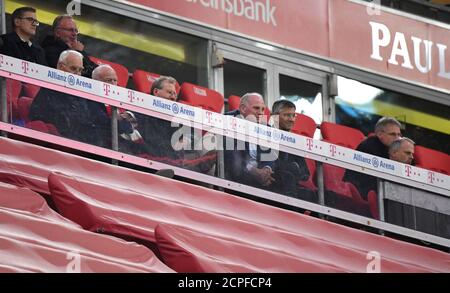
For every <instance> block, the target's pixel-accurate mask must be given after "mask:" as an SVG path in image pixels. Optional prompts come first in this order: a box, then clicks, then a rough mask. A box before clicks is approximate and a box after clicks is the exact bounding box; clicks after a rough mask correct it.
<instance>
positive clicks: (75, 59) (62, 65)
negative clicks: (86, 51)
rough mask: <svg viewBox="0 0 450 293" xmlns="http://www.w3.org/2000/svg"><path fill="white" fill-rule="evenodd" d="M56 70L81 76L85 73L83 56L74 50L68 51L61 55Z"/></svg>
mask: <svg viewBox="0 0 450 293" xmlns="http://www.w3.org/2000/svg"><path fill="white" fill-rule="evenodd" d="M56 68H57V69H59V70H62V71H65V72H69V73H72V74H76V75H80V74H81V72H82V71H83V69H84V68H83V55H82V54H81V53H80V52H77V51H74V50H66V51H64V52H62V53H61V55H59V59H58V64H57V65H56Z"/></svg>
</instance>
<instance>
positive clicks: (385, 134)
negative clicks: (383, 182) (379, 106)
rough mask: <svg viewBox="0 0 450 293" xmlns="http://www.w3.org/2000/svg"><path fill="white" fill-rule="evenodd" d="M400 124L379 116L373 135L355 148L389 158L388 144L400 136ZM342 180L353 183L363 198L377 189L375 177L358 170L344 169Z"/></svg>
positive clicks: (389, 118) (393, 119)
mask: <svg viewBox="0 0 450 293" xmlns="http://www.w3.org/2000/svg"><path fill="white" fill-rule="evenodd" d="M400 126H401V125H400V123H399V122H398V121H397V120H396V119H395V118H392V117H383V118H381V119H380V120H378V122H377V124H376V125H375V135H374V136H370V137H368V138H366V139H365V140H364V141H362V142H361V143H360V144H359V145H358V147H357V148H356V150H357V151H360V152H364V153H368V154H372V155H375V156H378V157H382V158H386V159H389V146H390V145H391V144H392V143H393V142H394V141H395V140H396V139H398V138H399V137H400V136H401V132H400ZM343 181H347V182H350V183H352V184H353V185H355V187H356V189H358V191H359V193H360V195H361V197H362V198H364V199H367V193H368V192H369V191H370V190H375V191H376V190H377V179H376V178H375V177H373V176H369V175H366V174H363V173H360V172H356V171H352V170H346V171H345V174H344V178H343Z"/></svg>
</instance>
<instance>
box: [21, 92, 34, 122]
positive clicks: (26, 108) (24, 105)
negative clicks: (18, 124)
mask: <svg viewBox="0 0 450 293" xmlns="http://www.w3.org/2000/svg"><path fill="white" fill-rule="evenodd" d="M32 103H33V99H32V98H29V97H20V99H19V100H18V101H17V111H18V112H19V117H20V119H22V120H23V121H24V122H25V123H26V122H29V121H30V119H29V118H28V114H29V113H30V107H31V104H32Z"/></svg>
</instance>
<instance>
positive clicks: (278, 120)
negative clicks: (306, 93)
mask: <svg viewBox="0 0 450 293" xmlns="http://www.w3.org/2000/svg"><path fill="white" fill-rule="evenodd" d="M295 109H296V107H295V104H294V103H292V102H291V101H289V100H278V101H276V102H275V103H273V105H272V117H273V119H274V122H275V125H277V124H278V128H279V129H281V130H284V131H291V129H292V127H293V126H294V123H295Z"/></svg>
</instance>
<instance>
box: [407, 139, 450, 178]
mask: <svg viewBox="0 0 450 293" xmlns="http://www.w3.org/2000/svg"><path fill="white" fill-rule="evenodd" d="M414 160H415V162H416V166H417V167H421V168H424V169H428V170H432V171H436V172H439V173H444V174H447V175H450V156H449V155H447V154H446V153H443V152H439V151H436V150H433V149H429V148H426V147H423V146H420V145H417V146H416V147H415V151H414Z"/></svg>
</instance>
